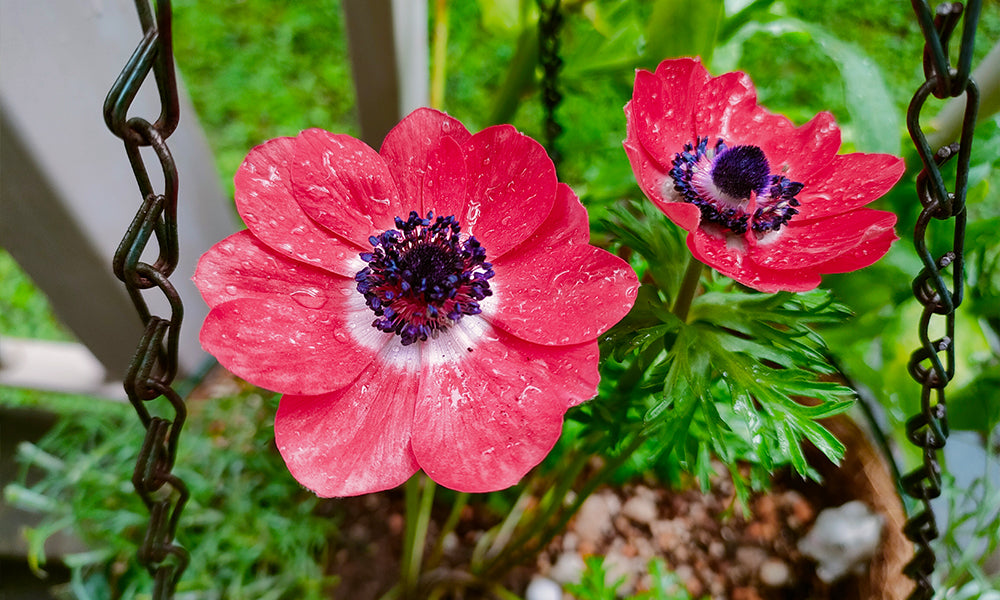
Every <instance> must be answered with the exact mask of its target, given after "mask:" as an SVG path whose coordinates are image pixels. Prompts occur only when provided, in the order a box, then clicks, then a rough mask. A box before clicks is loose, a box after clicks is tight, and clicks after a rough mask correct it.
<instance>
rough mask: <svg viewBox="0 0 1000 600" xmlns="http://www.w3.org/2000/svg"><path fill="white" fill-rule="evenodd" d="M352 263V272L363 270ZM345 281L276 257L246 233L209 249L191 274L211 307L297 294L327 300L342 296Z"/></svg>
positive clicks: (240, 232)
mask: <svg viewBox="0 0 1000 600" xmlns="http://www.w3.org/2000/svg"><path fill="white" fill-rule="evenodd" d="M340 243H343V244H345V245H346V242H340ZM355 260H356V261H357V263H360V265H359V266H357V267H355V268H354V270H355V271H357V270H360V269H361V268H363V266H364V263H363V262H361V260H360V259H358V258H356V259H355ZM345 281H349V280H345V279H344V278H343V277H339V276H336V275H331V274H330V273H329V272H328V271H324V270H321V269H317V268H314V267H311V266H309V265H307V264H303V263H301V262H299V261H297V260H291V259H289V258H288V257H286V256H285V255H283V254H279V253H278V252H277V251H275V250H274V249H273V248H271V247H270V246H268V245H266V244H264V243H263V242H261V241H260V240H258V239H257V238H256V237H254V235H253V234H252V233H251V232H250V231H249V230H243V231H239V232H237V233H234V234H233V235H231V236H229V237H227V238H226V239H224V240H222V241H221V242H219V243H217V244H215V245H214V246H212V247H211V248H209V249H208V251H207V252H205V254H203V255H202V257H201V259H199V261H198V268H197V269H196V270H195V274H194V282H195V285H197V286H198V290H199V291H200V292H201V295H202V297H203V298H204V299H205V303H206V304H208V305H209V306H210V307H214V306H218V305H219V304H222V303H223V302H229V301H230V300H235V299H237V298H270V297H272V296H274V295H280V296H284V295H287V294H289V293H290V292H291V293H296V292H299V291H302V292H303V293H306V294H312V296H314V297H318V296H316V295H317V294H322V295H324V296H327V297H328V296H330V295H331V294H339V293H342V288H343V286H344V282H345ZM304 290H308V291H307V292H306V291H304ZM306 302H310V300H306Z"/></svg>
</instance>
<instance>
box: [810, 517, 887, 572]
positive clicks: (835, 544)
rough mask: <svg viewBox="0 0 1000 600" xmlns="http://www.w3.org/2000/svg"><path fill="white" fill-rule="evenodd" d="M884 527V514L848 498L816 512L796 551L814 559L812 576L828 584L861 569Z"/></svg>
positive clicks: (873, 549)
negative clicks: (844, 501)
mask: <svg viewBox="0 0 1000 600" xmlns="http://www.w3.org/2000/svg"><path fill="white" fill-rule="evenodd" d="M884 526H885V517H884V516H882V515H880V514H878V513H874V512H872V511H871V510H870V509H869V508H868V506H866V505H865V504H864V503H863V502H861V501H858V500H852V501H851V502H848V503H847V504H844V505H843V506H839V507H837V508H827V509H825V510H823V511H822V512H820V513H819V516H817V517H816V523H815V524H814V525H813V528H812V529H811V530H810V531H809V533H808V534H806V536H805V537H804V538H802V539H801V540H799V544H798V546H799V551H800V552H802V553H803V554H805V555H806V556H809V557H810V558H813V559H815V560H816V562H817V563H818V564H817V566H816V575H817V576H818V577H819V578H820V579H821V580H823V581H824V582H826V583H830V582H833V581H836V580H838V579H840V578H841V577H843V576H844V575H846V574H848V573H850V572H858V573H860V572H864V569H865V568H866V566H867V565H868V562H869V561H870V560H871V557H872V555H874V554H875V550H876V549H877V548H878V545H879V541H880V540H881V539H882V527H884Z"/></svg>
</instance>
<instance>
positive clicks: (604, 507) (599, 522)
mask: <svg viewBox="0 0 1000 600" xmlns="http://www.w3.org/2000/svg"><path fill="white" fill-rule="evenodd" d="M611 509H612V507H611V506H609V503H608V500H607V498H606V497H605V496H604V495H602V494H594V495H592V496H590V497H589V498H587V499H586V500H584V501H583V504H582V505H581V506H580V511H579V512H578V513H577V514H576V534H577V535H578V536H579V537H580V541H586V542H590V543H592V544H597V543H598V542H600V541H601V539H602V538H603V537H604V536H605V535H606V534H608V533H610V532H611V528H612V522H611V519H612V516H613V514H612V510H611Z"/></svg>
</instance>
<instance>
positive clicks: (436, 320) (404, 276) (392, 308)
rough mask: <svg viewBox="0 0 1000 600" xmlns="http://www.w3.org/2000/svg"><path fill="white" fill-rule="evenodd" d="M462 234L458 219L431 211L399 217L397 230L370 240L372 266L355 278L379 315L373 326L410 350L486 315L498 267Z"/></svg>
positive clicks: (366, 256) (365, 258)
mask: <svg viewBox="0 0 1000 600" xmlns="http://www.w3.org/2000/svg"><path fill="white" fill-rule="evenodd" d="M460 233H461V227H460V226H459V224H458V221H457V220H456V219H455V217H453V216H449V217H437V218H434V213H430V212H429V213H427V218H426V219H424V218H421V217H420V215H419V214H417V212H416V211H412V212H410V217H409V218H408V219H407V220H406V221H403V220H402V219H400V218H399V217H396V229H390V230H388V231H385V232H384V233H382V234H381V235H378V236H372V237H370V238H368V241H369V242H370V243H371V245H372V246H373V250H372V251H371V252H362V253H361V260H363V261H365V262H366V263H368V266H367V267H365V268H364V269H361V270H360V271H358V273H357V274H356V275H355V276H354V280H355V281H357V282H358V291H359V292H361V293H362V294H363V295H364V297H365V304H367V305H368V308H370V309H371V310H372V312H374V313H375V316H376V317H378V318H376V319H375V320H374V321H372V326H373V327H375V328H376V329H379V330H381V331H385V332H386V333H394V334H396V335H398V336H399V337H400V341H401V342H402V344H403V345H404V346H408V345H410V344H412V343H414V342H417V341H426V340H427V338H428V337H431V338H436V337H437V336H438V334H440V333H441V332H442V331H444V330H446V329H448V328H449V327H451V326H452V325H454V324H455V323H457V322H458V321H459V320H461V318H462V317H463V316H464V315H476V314H479V313H480V312H482V311H481V309H480V307H479V302H480V301H481V300H483V299H484V298H486V297H487V296H490V295H492V293H493V292H492V291H490V284H489V281H488V280H489V279H490V278H491V277H493V267H492V265H491V264H490V263H488V262H486V250H485V249H483V247H482V245H481V244H480V243H479V241H477V240H476V238H474V237H472V236H468V237H467V238H465V239H464V240H463V239H462V237H461V235H460Z"/></svg>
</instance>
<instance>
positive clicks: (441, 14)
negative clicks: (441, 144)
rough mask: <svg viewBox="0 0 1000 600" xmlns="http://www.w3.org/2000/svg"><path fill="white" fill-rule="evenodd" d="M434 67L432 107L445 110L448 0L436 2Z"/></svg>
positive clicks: (432, 73) (437, 0) (432, 75)
mask: <svg viewBox="0 0 1000 600" xmlns="http://www.w3.org/2000/svg"><path fill="white" fill-rule="evenodd" d="M433 52H434V63H433V64H434V67H433V70H432V72H431V98H430V104H431V108H436V109H438V110H444V87H445V80H446V77H445V74H446V73H447V71H448V0H436V2H435V3H434V50H433Z"/></svg>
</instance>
